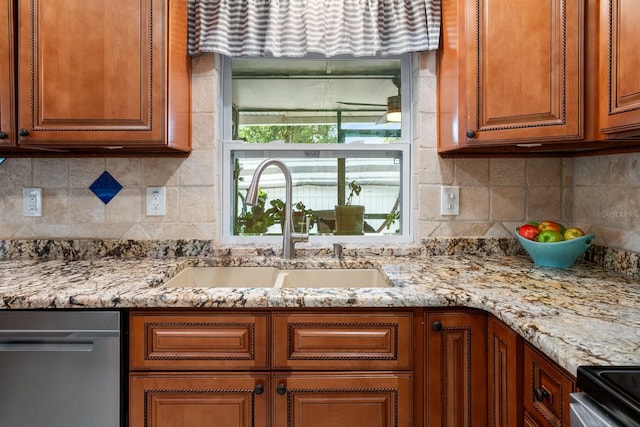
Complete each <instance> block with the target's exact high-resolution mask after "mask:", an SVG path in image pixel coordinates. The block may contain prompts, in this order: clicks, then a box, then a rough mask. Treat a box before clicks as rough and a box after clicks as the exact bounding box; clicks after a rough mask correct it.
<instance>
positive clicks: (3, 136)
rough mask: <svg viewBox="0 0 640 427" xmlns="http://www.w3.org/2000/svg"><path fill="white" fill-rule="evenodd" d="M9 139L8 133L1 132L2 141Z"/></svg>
mask: <svg viewBox="0 0 640 427" xmlns="http://www.w3.org/2000/svg"><path fill="white" fill-rule="evenodd" d="M7 138H9V134H8V133H6V132H5V131H2V130H0V139H7Z"/></svg>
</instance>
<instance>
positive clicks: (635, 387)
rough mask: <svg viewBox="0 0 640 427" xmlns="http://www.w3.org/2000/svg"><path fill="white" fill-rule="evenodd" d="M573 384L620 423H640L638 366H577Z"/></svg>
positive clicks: (636, 425) (632, 425)
mask: <svg viewBox="0 0 640 427" xmlns="http://www.w3.org/2000/svg"><path fill="white" fill-rule="evenodd" d="M576 386H577V387H578V388H579V389H581V390H582V391H584V392H585V393H586V394H588V395H589V396H590V397H591V398H592V399H593V400H595V401H596V402H597V403H598V404H600V405H601V406H602V407H603V408H604V409H606V410H607V411H608V412H609V413H610V414H611V415H612V416H613V417H614V418H616V419H617V420H618V421H620V422H621V423H622V424H623V425H625V426H629V427H640V366H579V367H578V375H577V377H576Z"/></svg>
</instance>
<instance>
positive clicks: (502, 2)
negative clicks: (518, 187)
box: [438, 0, 584, 152]
mask: <svg viewBox="0 0 640 427" xmlns="http://www.w3.org/2000/svg"><path fill="white" fill-rule="evenodd" d="M583 5H584V2H583V1H581V0H560V1H552V0H545V1H539V0H448V1H447V0H445V1H443V2H442V12H443V21H442V25H443V31H442V42H441V43H442V45H441V49H440V50H439V56H438V110H439V151H440V152H445V151H449V150H455V149H460V148H465V147H486V146H491V145H502V146H506V145H512V146H517V145H519V144H542V143H547V142H557V141H570V140H581V139H582V138H583V123H582V117H583V96H584V93H583V92H584V70H583V55H584V48H583V41H582V40H583V37H584V34H583V33H584V17H583V13H584V11H583V7H584V6H583Z"/></svg>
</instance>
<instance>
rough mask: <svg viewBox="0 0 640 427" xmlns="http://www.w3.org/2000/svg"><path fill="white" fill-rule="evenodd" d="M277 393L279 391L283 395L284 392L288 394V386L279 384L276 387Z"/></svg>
mask: <svg viewBox="0 0 640 427" xmlns="http://www.w3.org/2000/svg"><path fill="white" fill-rule="evenodd" d="M276 393H278V394H279V395H280V396H282V395H283V394H286V393H287V386H286V385H284V384H282V383H280V384H278V387H277V388H276Z"/></svg>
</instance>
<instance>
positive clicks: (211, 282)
mask: <svg viewBox="0 0 640 427" xmlns="http://www.w3.org/2000/svg"><path fill="white" fill-rule="evenodd" d="M164 286H166V287H168V288H380V287H388V286H391V285H390V283H389V281H388V280H387V278H386V276H385V275H384V274H382V273H381V272H380V271H378V270H377V269H374V268H335V269H331V268H329V269H300V270H290V269H279V268H276V267H187V268H185V269H184V270H182V271H180V272H179V273H178V274H176V275H175V276H174V277H173V278H171V279H169V280H168V281H167V282H166V283H165V284H164Z"/></svg>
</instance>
